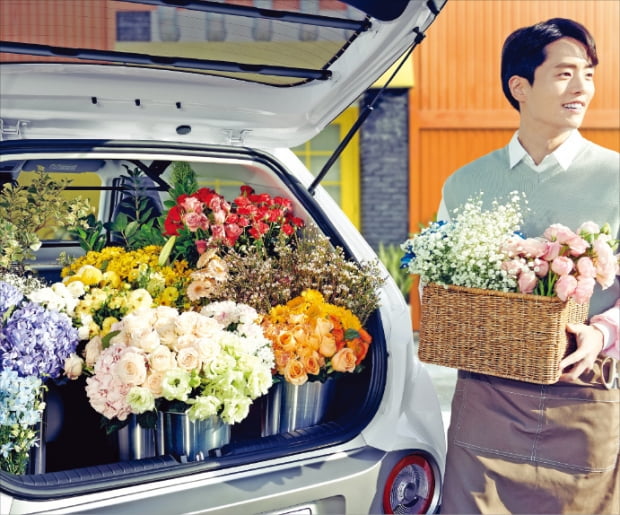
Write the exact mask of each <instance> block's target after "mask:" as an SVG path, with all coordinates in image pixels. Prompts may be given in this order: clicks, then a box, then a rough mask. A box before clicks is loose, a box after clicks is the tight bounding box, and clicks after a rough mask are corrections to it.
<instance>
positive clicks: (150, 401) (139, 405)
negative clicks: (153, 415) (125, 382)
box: [127, 386, 155, 414]
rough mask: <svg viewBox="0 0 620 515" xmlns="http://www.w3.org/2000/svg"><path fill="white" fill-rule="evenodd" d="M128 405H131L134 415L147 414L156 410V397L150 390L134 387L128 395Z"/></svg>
mask: <svg viewBox="0 0 620 515" xmlns="http://www.w3.org/2000/svg"><path fill="white" fill-rule="evenodd" d="M127 404H129V406H130V408H131V411H132V413H136V414H140V413H145V412H147V411H153V410H154V409H155V397H154V396H153V393H152V392H151V391H150V390H149V389H148V388H145V387H143V386H134V387H133V388H131V390H129V393H128V394H127Z"/></svg>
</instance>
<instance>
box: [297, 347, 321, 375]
mask: <svg viewBox="0 0 620 515" xmlns="http://www.w3.org/2000/svg"><path fill="white" fill-rule="evenodd" d="M301 361H302V363H303V365H304V368H305V369H306V372H307V373H308V374H312V375H314V376H316V375H318V374H319V372H320V371H321V357H320V356H319V353H318V352H316V351H311V352H307V353H305V354H304V355H303V356H302V358H301Z"/></svg>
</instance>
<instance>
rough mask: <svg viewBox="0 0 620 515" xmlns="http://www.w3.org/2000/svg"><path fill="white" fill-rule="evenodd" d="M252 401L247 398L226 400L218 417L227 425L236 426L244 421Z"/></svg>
mask: <svg viewBox="0 0 620 515" xmlns="http://www.w3.org/2000/svg"><path fill="white" fill-rule="evenodd" d="M251 404H252V401H251V400H250V399H248V398H247V397H235V398H232V399H226V400H225V401H224V407H223V408H222V413H221V414H220V417H221V418H222V420H223V421H224V422H226V423H227V424H236V423H237V422H241V421H242V420H243V419H245V418H246V417H247V416H248V414H249V412H250V405H251Z"/></svg>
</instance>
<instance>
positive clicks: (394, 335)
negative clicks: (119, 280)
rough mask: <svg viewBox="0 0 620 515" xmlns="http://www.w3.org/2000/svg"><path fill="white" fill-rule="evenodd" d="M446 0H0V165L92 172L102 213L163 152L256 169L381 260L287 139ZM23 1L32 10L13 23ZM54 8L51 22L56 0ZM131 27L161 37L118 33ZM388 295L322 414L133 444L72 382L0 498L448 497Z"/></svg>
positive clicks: (104, 216)
mask: <svg viewBox="0 0 620 515" xmlns="http://www.w3.org/2000/svg"><path fill="white" fill-rule="evenodd" d="M444 2H445V0H410V1H406V0H401V1H389V2H386V1H385V0H374V1H372V0H355V1H354V0H350V1H346V2H343V3H342V5H338V4H340V2H337V1H335V0H334V1H330V2H325V4H328V5H327V8H328V9H329V8H331V11H329V12H328V13H327V14H326V13H325V11H323V10H319V8H318V7H317V6H319V7H320V4H323V3H324V2H319V0H316V1H315V0H300V1H289V0H286V1H280V2H277V1H274V2H270V1H268V2H267V3H265V2H247V1H245V2H244V1H227V2H215V1H201V0H194V1H188V0H183V1H181V0H178V1H172V0H126V1H125V2H120V1H119V2H108V1H97V2H94V1H92V0H91V1H90V2H77V1H71V2H67V1H66V0H65V1H63V0H58V1H57V0H3V4H5V5H4V7H3V8H5V9H7V10H5V11H3V12H5V13H6V12H9V13H13V14H14V15H15V20H14V21H10V22H9V23H7V20H3V22H2V28H3V29H2V30H3V34H0V36H1V39H2V42H1V43H0V52H2V54H1V55H2V59H1V61H0V63H1V64H0V95H1V103H0V139H1V143H0V148H1V151H2V152H1V156H0V176H1V177H2V181H3V182H4V181H7V180H15V179H18V178H19V175H20V173H21V172H22V171H32V170H34V169H36V167H37V166H43V167H44V169H45V170H46V171H48V172H49V173H50V174H54V173H63V174H72V176H74V177H78V176H83V177H84V179H83V180H82V182H79V183H76V184H79V185H81V186H79V187H83V188H84V189H85V190H91V191H94V192H95V195H96V196H95V197H94V198H95V199H96V202H95V203H96V204H97V205H98V206H99V210H98V216H99V219H100V220H102V221H107V220H109V219H110V218H109V217H110V216H111V213H112V212H113V210H114V208H115V207H117V204H118V198H117V197H115V196H114V192H115V191H117V190H118V177H119V176H120V175H121V174H122V173H123V172H125V170H126V167H127V166H132V167H138V168H140V169H141V170H143V171H144V172H145V173H146V174H147V175H148V176H149V177H150V178H151V179H152V181H153V183H154V184H156V185H157V186H158V187H162V188H165V186H166V179H167V173H168V170H169V168H170V166H171V164H172V163H174V162H188V163H190V164H191V165H192V166H193V167H194V168H195V169H196V170H197V171H198V174H199V176H200V180H201V181H204V183H205V184H219V185H221V186H222V190H221V191H222V192H223V193H224V194H225V193H226V191H232V190H231V188H236V187H237V185H238V184H240V183H245V184H249V185H251V186H252V187H254V189H255V190H257V191H264V192H268V193H269V194H271V195H281V196H285V197H288V198H290V199H291V200H292V202H293V206H294V210H295V213H296V214H297V215H298V216H301V217H303V218H305V219H306V220H308V221H312V222H313V223H314V224H315V225H316V226H317V227H319V228H320V230H321V231H322V232H323V233H325V234H326V235H327V236H329V238H330V239H331V241H332V242H333V243H334V244H335V245H339V246H341V247H342V248H343V249H345V251H346V253H347V255H348V256H349V257H351V258H353V259H355V260H358V261H370V260H373V259H376V255H375V253H374V252H373V250H372V249H371V247H370V246H369V245H368V244H367V242H366V241H365V240H364V238H363V237H362V236H361V234H360V233H359V232H358V230H357V229H356V228H355V227H354V226H353V224H352V223H351V222H350V221H349V220H348V218H347V217H346V216H345V215H344V213H343V212H342V210H341V209H340V208H339V206H338V205H337V203H336V202H335V201H334V200H333V199H332V198H331V197H330V195H328V193H327V192H326V191H325V190H324V189H323V187H322V186H321V185H320V184H319V180H320V178H317V179H315V177H314V176H313V175H312V174H311V173H310V172H309V171H308V170H307V169H306V168H305V166H304V165H303V164H302V162H301V161H300V160H299V159H298V158H297V157H296V156H295V154H294V153H293V152H292V151H291V150H289V149H290V148H292V147H295V146H297V145H299V144H301V143H303V142H305V141H307V140H309V139H311V138H312V137H314V136H315V135H317V134H319V133H320V132H321V130H322V129H323V128H324V127H326V126H327V125H328V124H329V123H330V122H331V121H332V120H333V119H334V118H335V117H336V116H337V115H338V114H339V113H341V112H342V111H343V110H344V109H345V108H346V107H347V106H349V105H350V104H352V103H353V102H354V101H356V99H357V98H358V97H359V96H360V95H361V94H362V93H363V92H364V91H365V90H366V89H367V88H369V87H370V86H371V85H372V84H373V83H374V82H375V81H376V80H377V79H378V78H379V77H380V76H382V75H383V74H384V73H385V72H386V70H388V69H389V68H390V66H392V65H393V63H395V62H396V61H397V60H398V59H399V58H400V57H401V56H403V55H405V54H406V52H407V51H408V50H409V49H411V48H413V47H415V46H416V45H417V43H418V42H419V41H421V39H422V38H423V36H424V33H425V31H426V30H427V28H428V27H429V26H430V24H431V23H432V22H433V20H434V19H435V17H436V16H437V15H438V14H439V12H440V10H441V8H442V7H443V4H444ZM72 4H73V5H76V4H84V5H90V6H91V7H92V8H84V9H77V8H76V9H74V10H72V9H71V5H72ZM265 5H266V6H267V8H265ZM27 8H31V9H33V11H32V13H34V14H32V15H31V16H33V17H34V18H36V20H37V23H32V24H31V26H30V27H29V28H28V30H21V31H20V30H17V31H12V30H13V29H14V28H15V26H14V25H15V24H18V23H21V22H22V21H23V19H24V16H25V15H24V11H20V9H27ZM11 9H13V10H11ZM62 9H64V11H62V12H63V13H64V14H63V19H64V23H65V26H63V27H59V26H57V25H54V23H56V22H52V20H58V17H57V16H51V15H49V14H45V13H46V12H47V13H49V12H52V11H54V10H58V11H59V10H62ZM89 9H90V10H89ZM46 10H47V11H46ZM37 13H38V14H37ZM155 20H157V23H155ZM112 24H115V26H116V45H115V44H111V43H109V41H110V39H114V30H113V29H111V28H110V27H111V25H112ZM12 26H13V27H12ZM15 34H18V35H19V37H18V36H16V35H15ZM24 34H27V36H24ZM110 34H112V36H110ZM80 35H81V36H80ZM106 35H107V36H106ZM99 36H101V37H99ZM55 37H56V39H54V38H55ZM106 37H107V39H106ZM80 38H82V39H80ZM128 39H132V40H133V41H139V40H141V39H144V40H149V41H150V42H152V41H154V40H155V41H158V42H159V43H152V44H150V45H147V44H144V45H141V44H136V45H135V46H133V47H132V46H131V45H129V46H127V45H125V46H123V45H122V44H121V43H123V41H127V40H128ZM265 39H270V41H268V42H266V41H264V40H265ZM207 40H208V41H207ZM289 40H290V41H289ZM106 41H107V43H106ZM170 42H172V43H170ZM174 43H183V44H182V45H181V44H179V45H177V46H176V47H175V46H174ZM225 43H228V45H225ZM89 45H90V46H89ZM171 45H172V46H171ZM130 49H132V50H130ZM196 49H197V50H196ZM283 49H288V50H287V51H282V50H283ZM196 51H198V54H196ZM184 52H186V53H185V54H184ZM405 58H408V56H405ZM226 188H228V190H227V189H226ZM237 191H238V190H237ZM115 199H116V200H115ZM60 251H66V252H68V253H70V254H74V255H78V254H79V253H80V252H81V251H80V249H79V247H78V246H77V244H75V242H71V241H55V240H48V241H45V242H44V246H43V247H42V248H41V250H40V251H39V252H38V255H37V259H36V261H35V266H36V267H37V268H38V269H39V271H40V272H41V274H43V275H45V276H47V277H50V278H54V277H55V276H56V275H57V274H58V271H59V265H57V264H56V261H55V260H56V257H57V256H58V253H59V252H60ZM380 301H381V306H380V308H379V310H378V312H377V313H375V315H373V317H371V319H370V323H369V332H370V333H371V334H372V338H373V343H372V345H371V350H370V353H369V357H368V366H367V367H366V370H365V372H364V373H362V374H356V375H355V377H354V378H352V379H351V380H348V381H345V382H344V386H343V387H340V388H339V390H338V394H337V395H338V398H337V399H338V404H337V405H338V409H337V410H332V412H330V413H329V414H328V416H327V417H326V418H325V419H324V420H322V421H321V422H320V423H318V424H317V425H315V426H312V427H309V428H306V429H303V430H298V431H292V432H289V433H285V434H272V435H270V436H262V435H261V432H260V431H257V430H256V429H252V428H251V427H249V424H246V425H243V424H242V426H243V427H242V428H241V429H240V430H238V432H235V431H233V434H232V438H231V442H230V443H229V444H228V445H227V446H226V447H225V448H224V449H222V450H221V452H219V453H217V455H216V456H212V457H209V458H208V459H204V460H198V461H190V462H183V461H184V460H179V459H177V458H175V457H174V456H171V455H164V456H157V455H156V456H147V457H144V458H141V459H127V458H125V457H123V455H122V453H121V452H119V449H118V446H116V447H115V445H117V444H116V443H115V442H116V441H115V440H114V441H113V440H111V439H109V438H108V439H106V438H100V439H97V438H96V437H93V436H92V435H91V433H89V432H88V431H87V428H88V427H90V426H89V424H91V425H92V418H93V417H92V416H91V415H90V414H89V413H87V411H88V408H87V406H84V405H83V404H79V401H78V400H76V398H77V397H76V398H74V397H73V396H72V394H71V393H69V394H63V396H61V397H60V398H59V399H57V400H56V401H54V399H51V400H52V402H51V403H50V410H52V408H53V407H54V406H53V405H54V404H55V403H56V404H57V405H56V411H54V412H53V413H54V414H53V415H51V416H52V418H51V419H50V420H48V428H47V437H46V442H45V443H44V444H43V445H42V446H41V447H42V448H41V449H40V450H39V452H40V453H44V454H46V460H45V466H44V467H43V469H42V470H38V471H35V472H37V473H34V474H26V475H23V476H17V475H12V474H8V473H6V472H0V501H1V509H0V512H2V513H3V514H26V513H45V514H53V513H80V514H86V513H114V514H121V513H146V514H177V513H179V514H180V513H188V514H189V513H191V514H198V513H218V514H225V513H230V514H241V513H243V514H249V513H269V514H290V515H292V514H299V515H301V514H308V515H309V514H319V513H339V514H344V513H351V514H361V513H433V512H437V511H438V509H439V507H440V502H441V488H442V474H443V468H444V461H445V437H444V428H443V422H442V416H441V410H440V406H439V402H438V399H437V396H436V393H435V390H434V387H433V385H432V383H431V380H430V377H429V375H428V373H427V371H426V369H425V368H424V367H423V366H422V365H421V364H420V363H419V361H418V360H417V357H416V352H415V348H414V341H413V334H412V329H411V327H412V326H411V319H410V312H409V308H408V306H407V304H406V303H405V301H404V299H403V296H402V294H401V293H400V291H399V290H398V288H397V286H396V284H395V283H394V281H393V280H391V279H388V280H387V281H386V283H385V284H384V285H383V287H382V288H381V291H380ZM51 413H52V412H51ZM89 417H90V418H89ZM86 456H89V458H90V460H91V461H90V462H89V461H88V460H87V459H86Z"/></svg>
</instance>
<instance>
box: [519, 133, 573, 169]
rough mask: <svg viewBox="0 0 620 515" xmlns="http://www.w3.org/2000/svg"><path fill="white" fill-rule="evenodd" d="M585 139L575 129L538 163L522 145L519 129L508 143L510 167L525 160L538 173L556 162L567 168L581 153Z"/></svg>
mask: <svg viewBox="0 0 620 515" xmlns="http://www.w3.org/2000/svg"><path fill="white" fill-rule="evenodd" d="M584 141H585V140H584V139H583V136H582V135H581V134H580V133H579V131H578V130H576V129H575V130H574V131H572V132H571V133H570V135H569V136H568V138H566V140H565V141H564V142H563V143H562V144H561V145H560V146H559V147H558V148H556V149H555V150H554V151H553V152H551V154H547V155H546V156H545V157H544V159H543V160H542V161H541V162H540V163H538V164H536V163H534V160H533V159H532V158H531V156H530V155H529V154H528V153H527V151H526V150H525V149H524V148H523V145H521V142H520V141H519V132H518V131H517V132H515V133H514V134H513V136H512V139H511V140H510V143H508V159H509V161H510V168H511V169H512V168H514V167H515V166H517V164H519V163H520V162H521V161H523V163H524V164H526V165H527V166H529V167H530V168H531V169H532V170H534V171H535V172H538V173H540V172H544V171H545V170H548V169H549V168H551V167H552V166H555V165H556V164H559V165H560V167H561V168H562V170H567V169H568V167H569V166H570V165H571V164H572V162H573V161H574V159H575V157H576V156H577V154H578V153H579V150H580V149H581V147H582V146H583V143H584Z"/></svg>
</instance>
